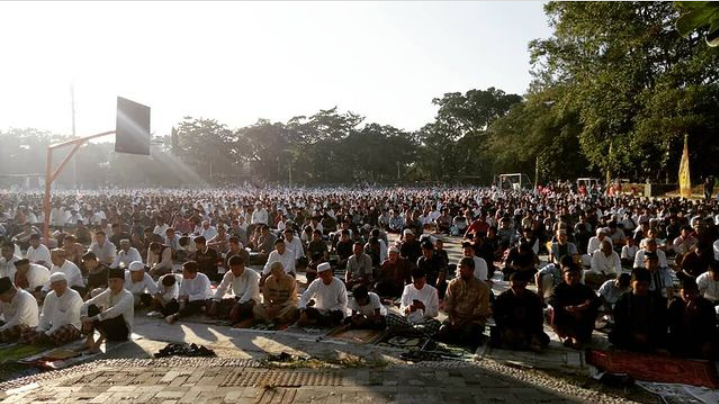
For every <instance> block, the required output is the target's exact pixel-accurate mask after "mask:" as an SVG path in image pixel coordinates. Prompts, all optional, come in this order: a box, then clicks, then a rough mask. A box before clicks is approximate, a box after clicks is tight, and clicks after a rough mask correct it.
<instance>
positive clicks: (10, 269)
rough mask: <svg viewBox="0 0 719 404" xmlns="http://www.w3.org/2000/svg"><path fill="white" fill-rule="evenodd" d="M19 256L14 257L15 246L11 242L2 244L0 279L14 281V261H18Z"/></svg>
mask: <svg viewBox="0 0 719 404" xmlns="http://www.w3.org/2000/svg"><path fill="white" fill-rule="evenodd" d="M19 260H20V256H19V255H15V245H14V244H13V243H11V242H9V241H8V242H6V243H5V244H3V246H2V249H1V250H0V278H4V277H6V276H7V277H8V278H10V279H11V280H14V279H15V261H19Z"/></svg>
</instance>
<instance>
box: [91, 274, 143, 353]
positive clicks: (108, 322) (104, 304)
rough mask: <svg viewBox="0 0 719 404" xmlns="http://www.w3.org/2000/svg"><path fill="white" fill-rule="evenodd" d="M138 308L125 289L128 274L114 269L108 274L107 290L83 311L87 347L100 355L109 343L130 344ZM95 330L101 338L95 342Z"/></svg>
mask: <svg viewBox="0 0 719 404" xmlns="http://www.w3.org/2000/svg"><path fill="white" fill-rule="evenodd" d="M134 316H135V305H134V304H133V297H132V293H130V291H129V290H127V289H125V271H124V270H122V269H120V268H112V269H110V270H109V271H108V275H107V289H105V290H103V291H102V292H101V293H100V294H98V295H97V296H95V297H93V298H92V299H90V300H88V301H86V302H85V304H83V305H82V308H81V309H80V321H81V322H82V330H81V331H82V332H83V334H86V335H87V339H86V340H85V345H84V347H85V348H87V349H89V350H90V351H91V352H100V345H102V343H103V342H104V341H105V340H106V339H107V340H108V341H127V339H128V338H129V337H130V333H131V332H132V324H133V318H134ZM95 331H98V332H99V333H100V337H99V338H98V339H97V340H95V337H94V335H95Z"/></svg>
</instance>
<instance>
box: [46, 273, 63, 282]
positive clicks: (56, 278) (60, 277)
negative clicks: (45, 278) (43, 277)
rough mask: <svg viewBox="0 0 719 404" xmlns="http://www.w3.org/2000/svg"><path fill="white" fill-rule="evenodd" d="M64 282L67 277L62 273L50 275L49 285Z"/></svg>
mask: <svg viewBox="0 0 719 404" xmlns="http://www.w3.org/2000/svg"><path fill="white" fill-rule="evenodd" d="M60 281H65V282H67V277H66V276H65V274H64V273H62V272H55V273H54V274H52V275H50V283H55V282H60Z"/></svg>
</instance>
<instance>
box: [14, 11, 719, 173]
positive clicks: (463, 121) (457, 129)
mask: <svg viewBox="0 0 719 404" xmlns="http://www.w3.org/2000/svg"><path fill="white" fill-rule="evenodd" d="M679 3H681V4H678V5H677V6H675V5H674V4H672V3H668V2H549V3H547V4H546V5H545V12H546V14H547V17H548V21H549V24H550V26H551V28H552V29H553V33H552V35H551V36H550V37H548V38H540V39H536V40H534V41H532V42H530V43H529V44H528V47H529V52H530V55H531V73H532V75H533V80H532V82H531V84H530V85H529V87H528V89H527V91H526V93H525V94H524V95H518V94H508V93H505V92H504V91H503V90H501V89H498V88H495V87H489V88H487V89H470V90H468V91H466V92H464V93H463V92H448V93H445V94H443V95H441V96H439V97H437V98H434V99H433V100H427V101H428V102H429V101H431V102H432V103H433V104H434V105H435V106H436V107H437V113H436V116H435V117H434V119H433V120H432V121H431V122H428V123H427V124H426V125H424V126H423V127H421V128H419V129H418V130H414V131H407V130H403V129H400V128H396V127H393V126H390V125H385V124H383V123H377V122H368V121H366V119H365V117H363V116H361V115H359V114H357V113H354V112H351V111H341V110H340V109H339V108H337V107H333V108H329V109H326V110H320V111H317V112H316V113H314V114H313V115H301V116H296V117H294V118H291V119H289V120H288V121H287V122H272V121H269V120H265V119H260V120H258V121H257V122H255V123H254V124H252V125H248V126H245V127H241V128H231V127H228V126H227V125H225V124H223V123H221V122H218V121H217V120H214V119H209V118H198V117H185V118H184V119H183V120H182V121H180V122H178V123H177V124H176V125H175V127H174V128H173V129H172V131H171V132H170V133H169V134H167V135H166V136H165V135H163V136H160V137H158V138H157V140H159V144H158V145H157V146H155V147H154V148H153V151H152V156H151V157H149V158H148V157H141V156H129V155H119V154H114V153H111V147H110V146H108V144H102V143H100V144H89V145H87V146H85V147H84V148H83V149H84V150H83V151H81V152H80V153H79V154H78V156H77V157H76V158H77V159H78V161H77V163H76V164H77V167H78V170H77V173H78V174H77V176H78V183H79V184H83V185H86V186H98V185H104V184H109V183H111V184H117V185H119V186H124V185H135V186H137V185H168V186H174V185H198V184H205V183H216V182H218V181H248V180H250V181H255V180H256V181H262V182H270V183H282V184H287V183H290V182H292V183H293V184H336V183H345V184H346V183H356V182H381V183H390V182H407V181H445V182H448V181H471V182H473V183H477V184H489V183H490V182H491V181H492V179H493V177H494V175H496V174H499V173H502V172H516V171H519V172H524V173H528V174H530V175H531V176H533V175H534V172H535V168H538V171H539V176H540V182H543V181H549V180H556V179H568V178H576V177H580V176H587V175H593V176H603V174H604V173H606V172H607V171H609V172H610V173H611V174H612V175H613V176H614V177H623V178H630V179H633V180H637V181H644V180H646V179H650V180H653V181H675V180H676V172H677V167H678V162H679V158H680V155H681V150H682V143H683V139H684V136H685V135H688V136H689V144H690V151H691V155H690V159H691V167H692V175H693V176H694V178H699V177H702V176H706V175H710V174H716V172H717V170H718V169H719V160H717V159H715V158H713V157H714V156H715V155H716V154H717V153H719V142H717V141H715V140H714V139H715V137H714V136H715V134H716V133H717V132H718V131H719V112H718V111H719V110H718V109H717V105H719V50H717V48H712V47H710V46H707V44H706V41H707V40H711V38H713V37H710V36H708V35H710V34H712V33H714V32H715V31H714V30H713V28H715V25H716V24H717V21H719V20H717V18H719V17H717V14H716V10H715V6H716V5H715V4H704V3H708V2H700V3H702V4H704V5H703V6H702V7H704V8H702V7H700V6H699V5H694V4H690V5H687V4H684V3H686V2H679ZM709 3H710V2H709ZM707 10H709V11H707ZM680 17H681V18H680ZM677 28H679V30H677ZM680 31H681V32H680ZM705 37H706V40H705ZM60 138H63V137H62V136H58V135H57V134H51V133H46V132H40V131H37V130H34V129H26V130H21V129H11V130H9V131H6V132H0V144H2V148H0V172H2V173H34V172H42V171H43V162H44V152H45V147H46V145H47V144H50V143H52V142H54V141H57V140H59V139H60ZM156 143H157V142H156ZM68 171H69V170H68ZM71 179H72V178H71V175H70V174H69V173H68V172H66V173H64V174H63V176H62V177H61V178H60V182H61V183H62V184H65V185H68V184H70V181H71Z"/></svg>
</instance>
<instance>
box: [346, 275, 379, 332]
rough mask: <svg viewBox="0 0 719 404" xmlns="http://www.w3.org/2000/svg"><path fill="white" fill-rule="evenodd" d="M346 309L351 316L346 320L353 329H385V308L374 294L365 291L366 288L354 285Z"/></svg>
mask: <svg viewBox="0 0 719 404" xmlns="http://www.w3.org/2000/svg"><path fill="white" fill-rule="evenodd" d="M348 307H349V309H350V310H352V315H351V317H349V318H348V319H347V320H348V322H349V323H350V324H351V325H352V327H353V328H369V329H375V330H382V329H384V328H385V326H386V324H387V323H386V321H385V317H386V316H387V308H386V307H384V306H383V305H382V302H381V301H380V299H379V296H377V294H376V293H374V292H370V291H368V290H367V286H365V285H355V287H354V288H352V299H350V301H349V304H348Z"/></svg>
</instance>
